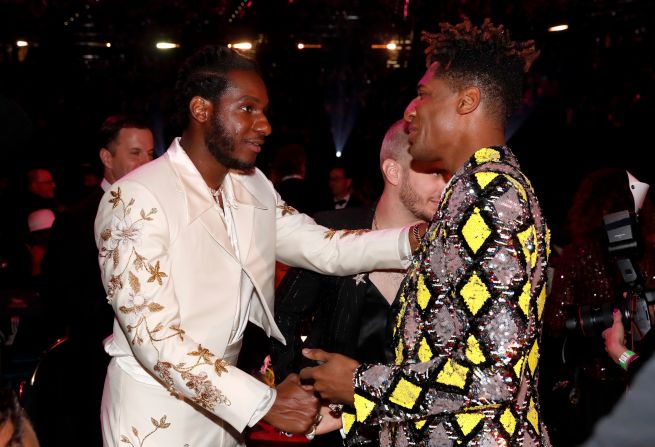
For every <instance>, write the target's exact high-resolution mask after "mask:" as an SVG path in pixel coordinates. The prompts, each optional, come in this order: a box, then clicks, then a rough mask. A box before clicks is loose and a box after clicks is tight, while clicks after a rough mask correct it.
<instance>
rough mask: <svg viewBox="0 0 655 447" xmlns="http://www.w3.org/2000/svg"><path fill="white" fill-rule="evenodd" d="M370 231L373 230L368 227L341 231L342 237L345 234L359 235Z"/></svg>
mask: <svg viewBox="0 0 655 447" xmlns="http://www.w3.org/2000/svg"><path fill="white" fill-rule="evenodd" d="M369 231H371V230H370V229H368V228H359V229H357V230H343V231H342V232H341V236H342V237H343V236H350V235H354V236H359V235H361V234H365V233H368V232H369Z"/></svg>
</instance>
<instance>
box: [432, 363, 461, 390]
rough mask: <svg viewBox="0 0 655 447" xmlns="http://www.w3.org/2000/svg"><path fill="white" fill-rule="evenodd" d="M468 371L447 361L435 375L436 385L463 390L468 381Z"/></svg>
mask: <svg viewBox="0 0 655 447" xmlns="http://www.w3.org/2000/svg"><path fill="white" fill-rule="evenodd" d="M468 373H469V369H468V368H467V367H466V366H464V365H460V364H458V363H456V362H455V361H453V360H452V359H448V360H447V361H446V363H445V364H444V367H443V368H442V369H441V371H440V372H439V374H438V375H437V383H440V384H442V385H449V386H454V387H456V388H461V389H464V387H465V386H466V381H467V380H468Z"/></svg>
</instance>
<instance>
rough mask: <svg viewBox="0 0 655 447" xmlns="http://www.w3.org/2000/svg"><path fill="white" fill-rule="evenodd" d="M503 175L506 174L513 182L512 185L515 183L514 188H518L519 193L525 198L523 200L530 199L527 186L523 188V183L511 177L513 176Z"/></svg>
mask: <svg viewBox="0 0 655 447" xmlns="http://www.w3.org/2000/svg"><path fill="white" fill-rule="evenodd" d="M503 175H505V178H506V179H507V180H509V181H510V182H511V183H512V185H514V188H516V191H517V192H518V193H519V195H520V196H521V198H523V200H525V201H527V200H528V194H527V193H526V192H525V188H523V185H521V184H520V183H519V182H518V181H517V180H516V179H515V178H514V177H511V176H509V175H506V174H503Z"/></svg>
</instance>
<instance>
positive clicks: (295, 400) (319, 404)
mask: <svg viewBox="0 0 655 447" xmlns="http://www.w3.org/2000/svg"><path fill="white" fill-rule="evenodd" d="M303 355H304V356H305V357H307V358H309V359H311V360H315V361H317V363H319V365H318V366H314V367H307V368H303V369H302V370H301V371H300V376H298V375H297V374H290V375H289V376H288V377H287V378H286V379H284V381H283V382H282V383H280V385H278V387H277V397H276V399H275V402H274V403H273V406H272V407H271V409H270V410H269V411H268V413H267V414H266V416H264V420H265V421H266V422H267V423H269V424H271V425H273V426H274V427H276V428H278V429H279V430H282V431H285V432H288V433H298V434H306V435H307V436H308V437H309V438H312V437H313V435H314V434H319V435H320V434H323V433H327V432H329V431H332V430H336V429H338V428H340V427H341V418H340V417H338V416H336V415H334V414H333V413H332V412H331V410H330V409H329V408H328V404H329V403H340V404H348V405H352V404H353V401H354V388H353V382H352V377H353V374H354V372H355V369H357V367H358V366H359V363H358V362H356V361H355V360H353V359H351V358H349V357H346V356H343V355H341V354H334V353H329V352H325V351H322V350H320V349H303ZM301 380H302V382H301ZM317 394H318V395H319V396H320V398H321V399H322V400H321V399H319V398H318V397H317V396H316V395H317Z"/></svg>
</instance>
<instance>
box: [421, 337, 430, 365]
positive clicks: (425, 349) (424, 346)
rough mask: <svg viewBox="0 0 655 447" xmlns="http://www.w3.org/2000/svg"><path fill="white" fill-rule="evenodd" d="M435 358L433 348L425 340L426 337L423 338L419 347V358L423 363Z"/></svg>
mask: <svg viewBox="0 0 655 447" xmlns="http://www.w3.org/2000/svg"><path fill="white" fill-rule="evenodd" d="M432 357H433V354H432V348H430V345H429V344H428V342H427V341H426V340H425V337H423V338H421V342H420V343H419V345H418V358H419V360H420V361H421V362H427V361H429V360H430V359H431V358H432Z"/></svg>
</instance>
